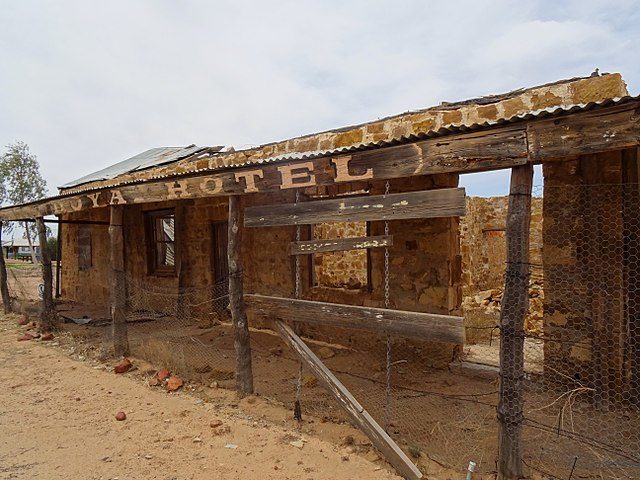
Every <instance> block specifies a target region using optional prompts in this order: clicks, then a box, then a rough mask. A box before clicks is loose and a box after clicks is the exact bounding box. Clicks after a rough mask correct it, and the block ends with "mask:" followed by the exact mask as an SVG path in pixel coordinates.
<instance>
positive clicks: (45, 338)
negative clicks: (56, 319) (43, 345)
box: [40, 333, 53, 342]
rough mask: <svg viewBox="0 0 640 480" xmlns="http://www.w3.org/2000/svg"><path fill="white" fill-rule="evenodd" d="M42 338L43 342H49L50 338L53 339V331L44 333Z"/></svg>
mask: <svg viewBox="0 0 640 480" xmlns="http://www.w3.org/2000/svg"><path fill="white" fill-rule="evenodd" d="M40 340H42V341H43V342H48V341H50V340H53V333H45V334H44V335H42V337H41V338H40Z"/></svg>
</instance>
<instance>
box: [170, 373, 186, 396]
mask: <svg viewBox="0 0 640 480" xmlns="http://www.w3.org/2000/svg"><path fill="white" fill-rule="evenodd" d="M182 385H184V382H183V381H182V379H181V378H180V377H176V376H173V377H169V380H167V390H168V391H169V392H175V391H176V390H178V389H179V388H180V387H182Z"/></svg>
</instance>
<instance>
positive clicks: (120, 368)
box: [113, 358, 133, 373]
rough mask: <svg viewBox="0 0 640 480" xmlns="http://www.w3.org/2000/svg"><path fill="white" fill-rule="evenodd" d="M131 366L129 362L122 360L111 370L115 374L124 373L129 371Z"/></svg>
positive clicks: (126, 359) (125, 359)
mask: <svg viewBox="0 0 640 480" xmlns="http://www.w3.org/2000/svg"><path fill="white" fill-rule="evenodd" d="M132 366H133V365H132V363H131V360H129V359H128V358H123V359H122V361H121V362H120V363H119V364H117V365H116V366H115V367H114V368H113V371H114V372H115V373H124V372H127V371H129V369H130V368H131V367H132Z"/></svg>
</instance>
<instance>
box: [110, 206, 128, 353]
mask: <svg viewBox="0 0 640 480" xmlns="http://www.w3.org/2000/svg"><path fill="white" fill-rule="evenodd" d="M123 219H124V207H123V206H122V205H111V218H110V221H109V239H110V243H111V278H110V280H111V328H112V333H113V350H114V353H115V355H116V356H117V357H121V356H124V355H128V354H129V336H128V333H127V317H126V314H125V309H126V298H125V295H126V282H125V275H124V236H123V233H122V228H123V227H122V225H123Z"/></svg>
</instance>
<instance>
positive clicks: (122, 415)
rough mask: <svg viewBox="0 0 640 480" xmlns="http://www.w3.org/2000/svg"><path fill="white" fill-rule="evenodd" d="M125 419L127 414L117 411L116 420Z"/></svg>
mask: <svg viewBox="0 0 640 480" xmlns="http://www.w3.org/2000/svg"><path fill="white" fill-rule="evenodd" d="M126 419H127V414H126V413H124V412H118V413H116V420H117V421H119V422H122V421H123V420H126Z"/></svg>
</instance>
